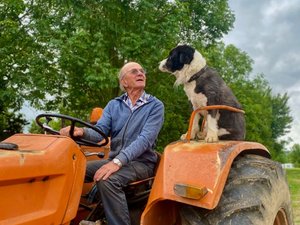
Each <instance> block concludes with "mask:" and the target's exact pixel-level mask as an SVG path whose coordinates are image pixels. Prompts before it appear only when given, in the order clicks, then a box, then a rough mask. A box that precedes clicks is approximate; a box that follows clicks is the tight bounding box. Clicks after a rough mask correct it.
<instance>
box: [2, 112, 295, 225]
mask: <svg viewBox="0 0 300 225" xmlns="http://www.w3.org/2000/svg"><path fill="white" fill-rule="evenodd" d="M220 107H221V109H223V110H225V109H226V110H233V111H234V110H235V109H232V108H230V107H229V108H228V107H224V106H220ZM222 107H223V108H222ZM203 109H205V110H209V109H210V108H209V107H208V108H201V109H199V110H203ZM195 113H197V111H194V112H193V114H192V116H191V120H190V121H192V120H193V116H194V114H195ZM238 113H240V112H238ZM53 118H56V119H63V120H69V121H70V124H71V126H73V127H74V126H75V124H76V126H80V124H81V125H82V126H86V127H90V128H92V129H94V130H96V131H97V132H99V133H100V134H102V133H101V130H98V129H97V128H96V127H94V126H93V125H91V124H90V123H86V122H83V121H81V120H79V119H76V118H73V117H69V116H64V115H60V114H41V115H39V116H38V117H37V122H38V124H39V125H40V126H41V127H42V128H43V129H44V130H45V131H47V133H50V134H47V135H45V134H16V135H13V136H11V137H9V138H7V139H6V140H4V141H3V142H1V143H0V224H1V225H59V224H62V225H69V224H71V225H77V224H78V223H79V221H80V220H81V219H89V220H94V221H96V220H98V219H103V218H104V214H103V206H102V204H101V199H99V198H97V194H96V193H97V192H96V191H95V188H94V187H93V184H84V175H85V166H86V160H87V159H89V157H90V156H91V157H100V158H101V157H106V156H107V153H108V151H109V147H108V142H109V139H108V138H107V137H105V138H104V142H103V143H92V142H89V141H87V140H83V139H78V138H76V137H74V136H73V135H72V132H73V131H72V129H71V131H70V135H71V138H69V137H65V136H60V135H56V134H58V131H56V130H54V129H52V128H51V127H50V126H48V125H47V124H43V123H42V122H41V121H43V120H44V121H46V122H49V121H50V120H51V119H53ZM191 125H192V123H191V122H190V127H189V130H188V134H187V140H184V141H176V142H173V143H170V144H169V145H167V146H166V147H165V150H164V152H163V154H162V156H161V159H160V162H159V164H158V167H157V170H156V176H155V177H154V178H149V179H146V180H142V181H137V182H134V183H132V184H129V185H128V187H126V193H127V199H128V204H129V209H130V214H131V219H132V224H142V225H194V224H197V225H221V224H222V225H227V224H231V225H234V224H239V225H240V224H241V225H248V224H249V225H250V224H255V225H291V224H293V221H292V215H291V204H290V194H289V189H288V185H287V182H286V179H285V175H284V171H283V169H282V168H281V165H280V164H279V163H277V162H274V161H272V160H271V159H270V154H269V152H268V150H267V149H266V148H265V147H264V146H263V145H261V144H259V143H255V142H244V141H219V142H217V143H206V142H204V141H194V140H189V139H190V138H189V137H190V130H191ZM102 135H103V134H102Z"/></svg>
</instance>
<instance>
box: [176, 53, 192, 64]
mask: <svg viewBox="0 0 300 225" xmlns="http://www.w3.org/2000/svg"><path fill="white" fill-rule="evenodd" d="M193 57H194V56H193V54H186V53H181V54H180V55H179V62H180V63H182V64H189V63H190V62H191V61H192V60H193Z"/></svg>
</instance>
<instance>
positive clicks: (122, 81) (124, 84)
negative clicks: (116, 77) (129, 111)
mask: <svg viewBox="0 0 300 225" xmlns="http://www.w3.org/2000/svg"><path fill="white" fill-rule="evenodd" d="M121 84H122V86H123V87H127V86H128V84H127V81H126V80H125V79H122V80H121Z"/></svg>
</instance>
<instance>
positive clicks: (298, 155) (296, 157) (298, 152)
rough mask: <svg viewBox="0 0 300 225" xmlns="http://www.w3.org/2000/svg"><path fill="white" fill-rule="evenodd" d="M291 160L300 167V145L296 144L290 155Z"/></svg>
mask: <svg viewBox="0 0 300 225" xmlns="http://www.w3.org/2000/svg"><path fill="white" fill-rule="evenodd" d="M289 157H290V160H291V162H292V163H294V165H295V167H298V168H299V167H300V144H295V145H293V147H292V151H291V152H290V154H289Z"/></svg>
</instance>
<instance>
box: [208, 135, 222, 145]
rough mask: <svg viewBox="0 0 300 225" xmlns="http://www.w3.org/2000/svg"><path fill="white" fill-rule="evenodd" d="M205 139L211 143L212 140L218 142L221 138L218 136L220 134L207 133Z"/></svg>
mask: <svg viewBox="0 0 300 225" xmlns="http://www.w3.org/2000/svg"><path fill="white" fill-rule="evenodd" d="M205 141H206V142H209V143H212V142H218V141H219V138H218V135H207V136H206V137H205Z"/></svg>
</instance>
